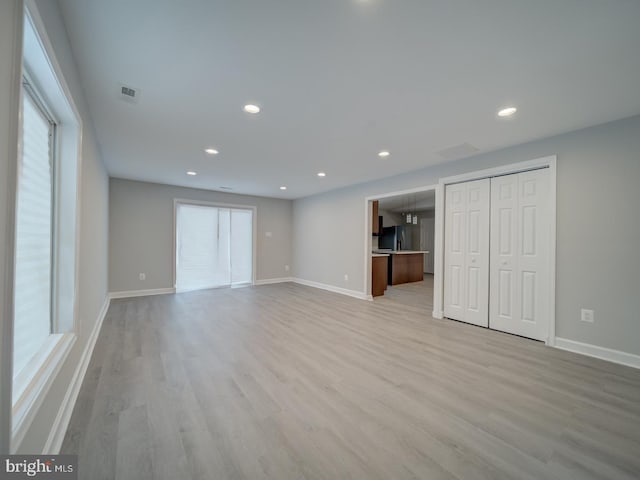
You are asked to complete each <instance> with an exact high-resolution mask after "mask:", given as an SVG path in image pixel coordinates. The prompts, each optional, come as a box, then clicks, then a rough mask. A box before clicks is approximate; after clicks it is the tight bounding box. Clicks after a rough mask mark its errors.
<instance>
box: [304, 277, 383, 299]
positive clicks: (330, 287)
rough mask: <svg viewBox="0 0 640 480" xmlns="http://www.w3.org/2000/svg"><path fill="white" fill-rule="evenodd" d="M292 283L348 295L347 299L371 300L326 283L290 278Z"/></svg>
mask: <svg viewBox="0 0 640 480" xmlns="http://www.w3.org/2000/svg"><path fill="white" fill-rule="evenodd" d="M291 281H292V282H295V283H299V284H300V285H306V286H307V287H314V288H320V289H322V290H328V291H330V292H334V293H339V294H341V295H348V296H349V297H354V298H358V299H360V300H373V297H371V295H366V294H364V293H362V292H358V291H356V290H349V289H346V288H341V287H335V286H333V285H328V284H326V283H319V282H313V281H311V280H304V279H302V278H292V279H291Z"/></svg>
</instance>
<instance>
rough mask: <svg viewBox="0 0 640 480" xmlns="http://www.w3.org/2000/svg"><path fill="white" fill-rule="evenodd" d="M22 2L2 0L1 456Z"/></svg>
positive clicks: (5, 428)
mask: <svg viewBox="0 0 640 480" xmlns="http://www.w3.org/2000/svg"><path fill="white" fill-rule="evenodd" d="M21 20H22V1H20V0H3V1H1V2H0V65H1V66H2V67H1V68H0V455H2V454H8V453H9V438H10V433H11V422H10V419H11V384H12V382H13V369H12V360H11V359H12V344H13V342H12V338H13V337H12V335H13V333H12V332H13V328H12V323H13V322H12V318H13V289H12V285H13V258H14V248H13V245H14V241H13V238H14V226H15V215H14V211H15V184H16V181H15V180H16V161H17V158H18V153H17V145H18V108H19V103H18V99H19V92H20V65H21V61H22V22H21Z"/></svg>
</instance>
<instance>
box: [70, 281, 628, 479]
mask: <svg viewBox="0 0 640 480" xmlns="http://www.w3.org/2000/svg"><path fill="white" fill-rule="evenodd" d="M430 280H431V279H430V278H429V277H427V280H425V282H419V283H416V284H411V285H403V286H397V287H393V289H390V290H388V291H387V292H386V293H385V296H384V297H380V298H379V299H376V300H375V301H373V302H367V301H362V300H357V299H354V298H350V297H346V296H342V295H338V294H334V293H330V292H326V291H323V290H318V289H314V288H310V287H305V286H301V285H297V284H292V283H284V284H278V285H265V286H259V287H247V288H239V289H218V290H208V291H199V292H190V293H183V294H178V295H163V296H155V297H142V298H134V299H125V300H114V301H113V302H112V304H111V307H110V309H109V312H108V314H107V316H106V318H105V321H104V325H103V327H102V331H101V333H100V337H99V339H98V342H97V344H96V348H95V351H94V354H93V357H92V360H91V363H90V366H89V369H88V372H87V375H86V377H85V380H84V383H83V385H82V388H81V392H80V396H79V398H78V402H77V404H76V407H75V410H74V413H73V416H72V419H71V423H70V426H69V430H68V432H67V434H66V437H65V441H64V445H63V451H62V453H77V454H79V455H80V457H79V460H80V469H79V472H80V478H81V479H84V480H100V479H110V480H111V479H119V480H122V479H132V480H145V479H167V480H189V479H211V480H225V479H277V480H287V479H295V480H303V479H309V480H311V479H331V480H343V479H367V480H376V479H380V480H390V479H428V480H440V479H443V480H444V479H511V478H522V479H532V480H533V479H535V480H540V479H580V480H589V479H638V478H640V371H639V370H634V369H632V368H627V367H623V366H619V365H615V364H611V363H607V362H604V361H600V360H597V359H593V358H589V357H585V356H580V355H576V354H572V353H568V352H564V351H561V350H557V349H553V348H549V347H546V346H545V345H543V344H541V343H539V342H535V341H531V340H526V339H524V338H520V337H516V336H511V335H507V334H503V333H499V332H494V331H490V330H486V329H483V328H479V327H474V326H470V325H466V324H463V323H458V322H455V321H451V320H436V319H433V318H432V317H431V301H432V299H431V298H430V293H429V294H427V292H430V290H429V287H430V283H429V282H430Z"/></svg>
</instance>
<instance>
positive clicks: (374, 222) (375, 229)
mask: <svg viewBox="0 0 640 480" xmlns="http://www.w3.org/2000/svg"><path fill="white" fill-rule="evenodd" d="M381 233H382V232H381V231H380V220H379V219H378V200H374V201H373V202H372V205H371V234H372V235H380V234H381Z"/></svg>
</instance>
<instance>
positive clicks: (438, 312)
mask: <svg viewBox="0 0 640 480" xmlns="http://www.w3.org/2000/svg"><path fill="white" fill-rule="evenodd" d="M431 316H432V317H433V318H437V319H438V320H442V319H443V318H444V312H443V311H442V310H436V309H434V310H433V312H431Z"/></svg>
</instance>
